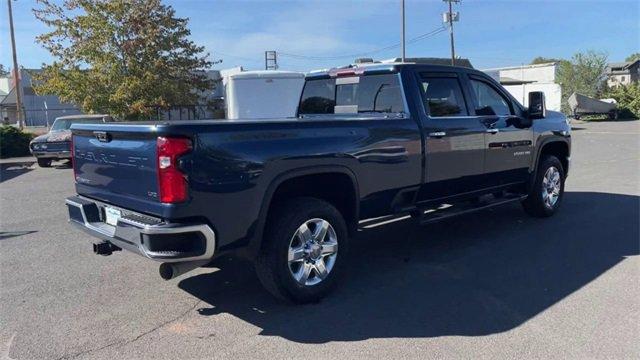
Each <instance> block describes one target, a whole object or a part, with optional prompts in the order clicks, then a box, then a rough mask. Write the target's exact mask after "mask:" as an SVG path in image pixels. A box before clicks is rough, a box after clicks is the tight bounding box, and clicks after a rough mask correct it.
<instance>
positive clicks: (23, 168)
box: [0, 161, 35, 183]
mask: <svg viewBox="0 0 640 360" xmlns="http://www.w3.org/2000/svg"><path fill="white" fill-rule="evenodd" d="M34 163H35V161H10V162H5V163H2V164H0V183H2V182H5V181H7V180H11V179H13V178H16V177H18V176H20V175H24V174H26V173H28V172H29V171H31V170H33V169H34V168H33V166H34V165H33V164H34Z"/></svg>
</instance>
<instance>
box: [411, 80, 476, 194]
mask: <svg viewBox="0 0 640 360" xmlns="http://www.w3.org/2000/svg"><path fill="white" fill-rule="evenodd" d="M418 86H419V91H420V92H421V93H422V100H423V111H421V112H422V114H421V118H422V126H423V131H424V135H425V142H426V144H425V152H426V154H425V155H426V159H425V161H426V164H425V174H424V178H425V183H424V185H423V186H422V188H421V191H420V194H419V196H418V200H419V201H429V200H435V199H439V198H445V197H449V196H452V195H459V194H464V193H466V192H471V191H474V190H477V189H480V188H481V187H482V182H483V179H482V176H483V173H484V132H485V130H486V128H485V126H484V125H483V124H482V123H481V122H480V121H478V119H477V118H476V117H474V116H472V114H471V113H470V109H469V107H468V106H467V103H468V101H467V99H466V97H465V93H464V92H463V90H462V82H461V79H460V74H459V73H457V72H439V73H420V74H419V76H418Z"/></svg>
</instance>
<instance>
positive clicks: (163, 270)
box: [158, 260, 208, 280]
mask: <svg viewBox="0 0 640 360" xmlns="http://www.w3.org/2000/svg"><path fill="white" fill-rule="evenodd" d="M207 262H208V260H204V261H202V260H201V261H185V262H175V263H162V264H160V268H159V269H158V270H159V272H160V277H161V278H163V279H164V280H171V279H174V278H177V277H178V276H180V275H182V274H184V273H188V272H189V271H191V270H194V269H196V268H199V267H200V266H202V265H205V264H206V263H207Z"/></svg>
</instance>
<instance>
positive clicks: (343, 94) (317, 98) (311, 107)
mask: <svg viewBox="0 0 640 360" xmlns="http://www.w3.org/2000/svg"><path fill="white" fill-rule="evenodd" d="M321 84H323V85H321ZM331 87H332V89H331V91H329V90H327V88H331ZM330 92H332V94H331V95H329V93H330ZM328 107H330V109H328ZM404 111H405V109H404V101H403V98H402V89H401V88H400V82H399V81H398V75H397V74H384V75H366V76H360V77H349V78H338V79H337V80H336V79H321V80H309V81H307V83H306V85H305V89H304V91H303V94H302V100H301V103H300V114H334V113H335V114H338V113H342V114H356V113H400V112H404Z"/></svg>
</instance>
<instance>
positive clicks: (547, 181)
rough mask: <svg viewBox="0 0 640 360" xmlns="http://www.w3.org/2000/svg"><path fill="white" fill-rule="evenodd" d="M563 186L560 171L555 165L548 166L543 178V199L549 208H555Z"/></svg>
mask: <svg viewBox="0 0 640 360" xmlns="http://www.w3.org/2000/svg"><path fill="white" fill-rule="evenodd" d="M561 187H562V179H561V178H560V171H559V170H558V169H557V168H556V167H555V166H552V167H550V168H548V169H547V172H545V174H544V178H543V179H542V201H543V202H544V205H545V206H546V207H547V208H549V209H553V207H554V206H555V205H556V203H557V202H558V198H559V197H560V189H561Z"/></svg>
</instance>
